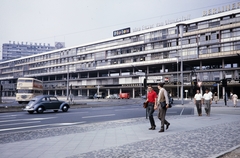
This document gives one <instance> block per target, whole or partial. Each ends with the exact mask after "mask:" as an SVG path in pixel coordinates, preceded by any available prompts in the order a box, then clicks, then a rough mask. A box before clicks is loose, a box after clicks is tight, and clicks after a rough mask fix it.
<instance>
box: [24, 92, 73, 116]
mask: <svg viewBox="0 0 240 158" xmlns="http://www.w3.org/2000/svg"><path fill="white" fill-rule="evenodd" d="M69 108H70V106H69V104H68V103H66V102H64V101H59V100H58V99H57V97H55V96H53V95H39V96H36V97H34V98H33V99H32V100H31V101H30V102H29V103H28V104H27V105H26V107H25V109H24V110H26V111H28V113H29V114H32V113H34V111H36V112H37V113H43V111H46V110H53V111H54V112H58V110H62V111H63V112H67V111H68V109H69Z"/></svg>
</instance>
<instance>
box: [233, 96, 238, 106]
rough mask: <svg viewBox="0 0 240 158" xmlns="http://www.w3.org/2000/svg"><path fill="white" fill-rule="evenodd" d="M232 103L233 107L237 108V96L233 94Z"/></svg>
mask: <svg viewBox="0 0 240 158" xmlns="http://www.w3.org/2000/svg"><path fill="white" fill-rule="evenodd" d="M232 101H233V105H234V107H237V101H238V96H237V94H233V95H232Z"/></svg>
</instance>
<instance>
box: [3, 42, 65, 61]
mask: <svg viewBox="0 0 240 158" xmlns="http://www.w3.org/2000/svg"><path fill="white" fill-rule="evenodd" d="M56 43H60V44H61V46H62V47H59V46H57V47H56V44H55V46H50V44H45V43H43V44H42V43H39V44H37V43H34V44H33V43H27V42H26V43H23V42H21V43H19V42H17V43H16V42H15V41H13V42H11V41H9V43H4V44H3V45H2V60H10V59H16V58H21V57H24V56H29V55H34V54H38V53H42V52H48V51H52V50H55V49H60V48H63V47H64V45H65V44H64V43H62V42H56ZM58 45H59V44H58Z"/></svg>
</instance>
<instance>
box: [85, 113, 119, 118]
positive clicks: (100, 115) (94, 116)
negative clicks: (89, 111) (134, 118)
mask: <svg viewBox="0 0 240 158" xmlns="http://www.w3.org/2000/svg"><path fill="white" fill-rule="evenodd" d="M114 115H115V114H108V115H94V116H85V117H82V118H93V117H106V116H114Z"/></svg>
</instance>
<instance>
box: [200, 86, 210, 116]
mask: <svg viewBox="0 0 240 158" xmlns="http://www.w3.org/2000/svg"><path fill="white" fill-rule="evenodd" d="M202 103H203V104H204V103H205V111H206V114H207V116H210V111H211V104H212V95H211V94H209V90H208V89H206V90H205V94H204V95H203V97H202Z"/></svg>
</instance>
